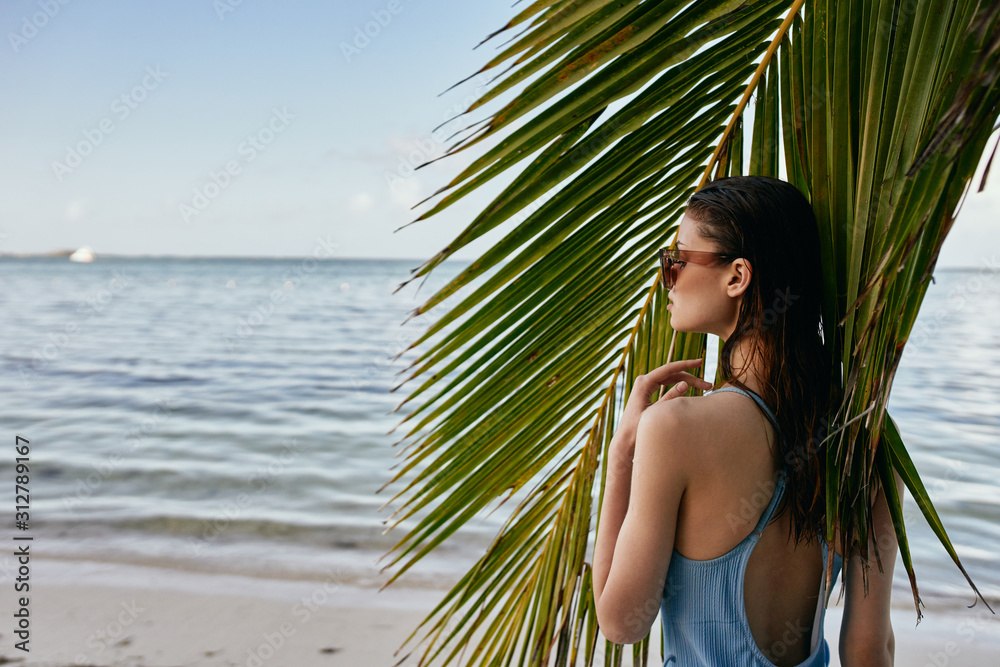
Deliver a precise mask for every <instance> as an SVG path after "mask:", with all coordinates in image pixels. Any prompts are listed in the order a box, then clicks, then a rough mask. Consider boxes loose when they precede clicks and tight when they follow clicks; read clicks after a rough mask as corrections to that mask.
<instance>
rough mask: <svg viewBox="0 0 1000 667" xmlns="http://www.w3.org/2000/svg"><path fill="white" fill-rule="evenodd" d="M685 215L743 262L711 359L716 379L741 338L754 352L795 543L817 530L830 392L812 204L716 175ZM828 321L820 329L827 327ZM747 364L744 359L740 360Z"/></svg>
mask: <svg viewBox="0 0 1000 667" xmlns="http://www.w3.org/2000/svg"><path fill="white" fill-rule="evenodd" d="M687 214H688V217H689V218H691V219H692V222H696V223H697V225H696V227H697V228H698V232H699V233H700V235H701V236H702V237H704V238H706V239H708V240H710V241H712V242H714V243H715V245H716V250H717V251H718V252H721V253H725V254H727V255H729V256H733V257H743V258H745V259H746V260H747V261H749V263H750V268H751V278H750V284H749V286H748V288H747V290H746V292H745V293H744V298H743V301H742V304H741V305H740V312H739V315H738V319H737V323H736V329H735V330H734V332H733V334H732V335H731V336H730V337H729V339H728V340H726V341H725V344H724V345H723V347H722V352H721V353H720V356H719V374H720V375H721V376H722V378H723V381H726V382H729V383H730V384H732V385H734V386H736V387H740V388H742V389H749V388H748V387H747V386H746V385H745V384H744V383H743V382H741V381H739V380H737V379H734V378H732V375H733V367H732V364H731V359H730V357H731V355H732V353H733V350H735V349H736V347H737V346H738V345H739V344H740V341H742V340H743V339H744V338H748V339H750V340H752V341H753V345H752V347H751V349H752V351H751V353H750V359H755V358H757V357H758V356H759V358H760V359H761V360H762V363H761V369H762V373H763V376H762V377H759V378H758V379H759V381H760V386H761V389H762V391H761V398H763V399H764V402H765V403H767V404H768V406H769V407H771V409H772V410H773V411H774V413H775V417H776V418H777V421H778V424H779V426H780V427H781V432H782V434H783V435H784V438H783V441H782V438H780V437H779V438H778V440H779V442H778V454H779V456H780V458H781V460H780V461H779V462H778V464H779V466H783V467H784V468H785V470H786V473H787V475H788V477H787V478H786V488H785V493H784V496H783V497H782V500H781V503H780V504H779V506H778V512H777V515H780V514H781V513H783V512H785V511H786V510H790V511H791V513H792V521H791V524H792V529H793V531H794V535H795V539H796V542H798V541H801V540H803V539H806V540H811V539H812V538H813V537H815V536H817V535H820V534H822V532H823V531H824V530H825V526H826V523H825V517H826V500H825V493H824V490H825V485H824V480H825V475H824V472H825V470H824V469H825V465H824V461H825V458H824V456H823V454H822V451H821V448H820V443H821V442H822V440H823V438H825V437H826V435H827V424H828V422H827V419H828V418H829V414H830V406H831V405H833V404H834V402H835V401H836V400H837V397H836V396H835V395H834V392H835V384H834V374H833V365H832V360H831V358H830V355H829V354H828V350H827V348H826V347H824V341H823V337H822V336H823V330H822V327H823V314H822V309H823V279H824V275H823V268H822V262H821V251H820V242H819V230H818V228H817V225H816V217H815V215H814V214H813V210H812V207H811V206H810V205H809V201H808V200H807V199H806V198H805V196H804V195H803V194H802V193H801V192H799V190H798V189H797V188H796V187H795V186H794V185H792V184H790V183H787V182H785V181H781V180H778V179H776V178H768V177H765V176H733V177H729V178H720V179H717V180H715V181H713V182H711V183H709V184H708V185H706V186H705V187H704V188H702V189H701V190H699V191H698V192H696V193H695V194H694V195H692V196H691V198H690V199H689V200H688V205H687ZM832 329H833V328H832V327H830V330H831V331H832ZM748 365H749V364H748Z"/></svg>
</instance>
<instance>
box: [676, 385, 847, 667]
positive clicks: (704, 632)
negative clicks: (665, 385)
mask: <svg viewBox="0 0 1000 667" xmlns="http://www.w3.org/2000/svg"><path fill="white" fill-rule="evenodd" d="M715 391H735V392H739V393H741V394H743V395H744V396H750V398H752V399H754V400H755V401H756V402H757V404H758V405H760V407H761V408H762V409H763V411H764V412H765V414H766V415H767V417H768V419H770V420H771V423H772V424H774V428H775V430H776V431H777V432H778V433H781V430H780V429H779V428H778V422H777V420H776V419H775V417H774V413H772V412H771V410H770V409H768V407H767V405H765V403H764V401H763V400H762V399H761V398H760V396H758V395H757V394H756V393H754V392H747V391H744V390H742V389H739V388H737V387H723V388H721V389H716V390H715ZM712 393H715V392H712ZM785 475H786V473H785V471H784V470H781V471H779V473H778V480H777V484H776V486H775V489H774V493H773V495H772V496H771V502H770V503H769V504H768V506H767V509H765V510H764V513H763V514H762V515H761V517H760V521H758V522H757V526H756V528H754V530H753V532H752V533H750V534H749V535H747V536H746V538H744V539H743V541H742V542H740V543H739V544H737V545H736V546H735V547H733V549H732V550H731V551H729V552H727V553H725V554H723V555H721V556H719V557H717V558H712V559H710V560H691V559H689V558H685V557H684V556H682V555H680V554H679V553H678V552H677V550H676V549H675V550H674V552H673V555H672V556H671V557H670V567H669V568H668V570H667V583H666V585H665V586H664V588H663V599H662V600H661V602H660V612H661V616H662V619H663V665H664V667H668V666H670V667H774V663H773V662H771V661H770V660H768V659H767V658H766V657H765V656H764V654H763V653H761V651H760V649H759V648H758V647H757V644H756V642H754V639H753V635H752V634H751V633H750V625H749V623H748V622H747V615H746V608H745V606H744V603H743V577H744V574H745V572H746V566H747V561H748V560H749V559H750V552H751V551H753V548H754V546H755V545H756V544H757V541H758V540H759V539H760V536H761V532H762V531H763V530H764V527H765V526H766V525H767V524H768V522H769V521H770V520H771V517H772V516H773V515H774V511H775V508H776V507H777V505H778V501H779V500H781V496H782V493H783V492H784V490H785ZM820 542H821V544H822V548H823V563H824V564H825V563H826V557H827V544H826V541H825V540H823V539H821V540H820ZM840 569H841V558H840V556H839V555H837V554H834V557H833V582H834V583H836V581H837V576H838V574H839V573H840ZM824 579H825V577H821V578H820V582H819V585H818V590H819V594H820V596H819V600H818V601H817V604H816V614H815V619H814V622H813V626H812V634H811V652H810V654H809V657H808V658H807V659H806V660H805V662H801V663H799V665H798V667H825V666H826V665H829V664H830V646H829V644H827V642H826V639H824V638H823V618H824V616H825V612H826V609H825V608H824V607H823V600H824V598H825V587H824V584H825V581H824ZM786 634H787V641H789V642H794V641H801V640H803V639H804V635H805V631H804V628H803V627H801V625H796V624H794V623H791V622H790V623H789V628H788V632H787V633H786ZM772 650H773V651H775V652H777V651H779V650H781V646H780V643H779V645H778V646H775V647H774V648H773V649H772Z"/></svg>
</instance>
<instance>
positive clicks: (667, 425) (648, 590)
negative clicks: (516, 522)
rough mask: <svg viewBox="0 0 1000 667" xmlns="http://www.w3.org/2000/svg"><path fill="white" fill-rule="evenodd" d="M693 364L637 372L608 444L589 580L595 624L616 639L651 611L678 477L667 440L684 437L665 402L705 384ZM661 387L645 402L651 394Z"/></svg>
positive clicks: (627, 639) (639, 633) (679, 487)
mask: <svg viewBox="0 0 1000 667" xmlns="http://www.w3.org/2000/svg"><path fill="white" fill-rule="evenodd" d="M701 361H702V360H701V359H687V360H682V361H673V362H670V363H668V364H665V365H663V366H660V367H658V368H655V369H653V370H651V371H650V372H649V373H646V374H645V375H640V376H639V377H637V378H636V379H635V383H634V385H633V387H632V391H631V393H630V394H629V398H628V402H627V404H626V406H625V410H624V411H623V413H622V419H621V422H620V424H619V426H618V429H617V430H616V431H615V435H614V437H613V438H612V440H611V443H610V445H609V447H608V459H607V460H606V461H605V462H604V465H605V467H606V470H607V476H606V478H605V486H604V499H603V502H602V504H601V514H600V519H599V521H598V524H597V529H598V530H597V537H596V539H595V544H594V569H593V573H594V577H593V585H594V604H595V607H596V610H597V622H598V626H599V627H600V628H601V631H602V632H603V633H604V636H605V637H607V638H608V639H610V640H611V641H613V642H615V643H617V644H630V643H634V642H637V641H639V640H641V639H642V638H643V637H645V636H646V635H647V634H648V633H649V628H650V626H651V625H652V623H653V619H654V618H655V617H656V612H657V611H658V609H659V600H660V598H661V596H662V591H663V580H664V579H665V576H666V569H667V565H668V564H669V561H670V554H671V551H672V546H673V539H674V528H675V526H676V520H677V510H678V507H679V505H680V497H681V494H682V493H683V490H684V483H683V475H684V474H686V473H684V472H683V465H681V464H679V463H678V461H677V459H678V457H679V456H680V455H681V454H680V450H681V447H678V446H674V444H673V443H676V442H677V441H678V440H681V439H682V438H683V437H684V436H683V433H682V431H683V423H682V422H683V419H682V418H681V415H680V414H679V413H681V412H683V411H682V410H676V409H670V408H672V407H674V406H673V405H667V404H666V402H667V401H669V400H670V399H673V398H677V397H680V396H683V395H684V393H685V392H686V391H687V389H688V386H692V385H693V386H698V387H701V388H702V389H708V388H711V386H712V384H711V383H710V382H708V381H706V380H703V379H701V378H699V377H696V376H693V375H691V374H690V373H688V372H686V371H685V370H684V369H688V368H694V367H695V366H697V365H699V364H700V363H701ZM674 383H676V384H674ZM668 384H673V386H672V387H671V388H670V390H669V391H667V392H666V393H665V394H664V395H663V396H662V397H661V398H660V400H659V401H658V402H657V403H650V400H649V398H650V395H651V394H652V393H653V391H654V390H656V389H659V388H660V387H661V386H666V385H668ZM653 406H656V408H655V409H651V408H653ZM671 441H673V442H672V443H671V446H666V445H667V443H668V442H671Z"/></svg>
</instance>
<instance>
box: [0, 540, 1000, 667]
mask: <svg viewBox="0 0 1000 667" xmlns="http://www.w3.org/2000/svg"><path fill="white" fill-rule="evenodd" d="M31 577H32V590H31V607H30V610H31V639H30V645H29V646H30V649H31V650H30V652H29V653H23V652H22V651H20V650H17V649H15V648H14V642H15V641H16V638H14V637H13V636H12V635H11V631H12V625H11V623H10V621H8V622H5V623H4V624H2V626H0V655H2V656H3V657H4V658H6V659H7V660H9V661H14V660H23V662H18V663H17V664H19V665H24V666H25V667H40V666H42V665H47V666H55V665H59V666H64V665H101V666H104V665H127V666H138V665H145V666H147V667H154V666H161V665H162V666H170V667H177V666H180V665H199V666H200V665H205V666H215V665H219V666H227V667H230V666H233V665H240V666H246V667H264V666H267V667H279V666H286V667H311V666H313V665H316V666H324V667H325V666H327V665H330V666H340V665H351V666H355V665H357V666H362V665H363V666H369V665H371V666H374V667H381V666H391V665H394V664H396V662H398V660H399V658H400V657H402V656H403V655H405V653H407V652H408V651H410V650H415V652H414V654H413V656H411V658H410V659H409V660H406V662H405V663H404V665H416V663H417V660H416V658H417V657H419V655H420V654H421V653H422V649H423V645H421V646H420V647H417V643H418V642H419V640H420V639H421V638H422V637H423V630H421V631H420V632H419V633H418V634H417V635H416V638H415V639H414V640H413V641H411V642H409V643H408V644H407V647H406V649H405V650H404V651H402V652H401V653H400V654H399V656H394V653H395V651H396V649H397V648H398V647H399V646H400V645H401V644H402V643H403V641H404V640H405V639H406V638H407V637H408V636H409V635H410V633H411V632H412V631H413V629H414V628H416V626H417V625H418V624H419V623H420V621H422V620H423V618H424V617H425V615H426V613H427V612H429V611H430V610H431V609H432V608H433V606H434V604H435V603H436V602H437V601H438V600H440V599H441V597H442V596H443V595H444V591H441V590H417V589H404V588H399V589H397V588H396V585H395V584H394V585H393V586H392V587H390V588H388V589H386V590H385V591H383V592H381V593H379V592H376V591H375V590H373V589H363V588H355V587H351V586H349V585H346V584H344V583H342V582H339V581H336V577H335V575H331V576H330V577H329V578H328V579H327V580H326V581H288V580H273V579H257V578H250V577H243V576H233V575H218V574H214V575H212V574H203V573H192V572H180V571H176V570H166V569H158V568H150V567H140V566H134V565H116V564H98V563H90V562H79V563H73V562H67V561H53V560H43V559H39V558H35V559H33V560H32V574H31ZM9 585H10V584H9V582H8V583H7V585H5V587H4V588H5V589H6V590H5V591H4V594H3V600H4V604H3V609H4V616H6V617H7V618H8V619H9V618H10V616H9V614H10V613H11V612H10V611H9V610H11V609H12V608H13V604H14V600H13V599H12V598H13V592H12V591H11V589H10V588H9ZM981 609H982V611H985V608H983V607H981V603H980V605H979V606H977V607H976V608H975V609H972V610H968V611H967V612H961V613H957V612H947V613H945V612H940V611H935V610H934V609H929V610H927V611H925V617H924V621H923V622H921V624H920V625H919V626H918V627H916V628H915V627H914V623H915V619H916V616H915V613H914V612H913V611H912V610H908V609H899V610H894V612H893V627H894V630H895V634H896V664H897V665H901V666H905V667H911V666H912V667H925V666H930V667H944V666H945V665H948V666H950V667H955V666H958V665H969V666H972V665H974V666H976V667H996V666H998V665H1000V617H998V616H992V615H989V613H988V612H986V614H987V616H984V615H983V614H981V613H980V610H981ZM840 618H841V608H840V607H832V608H831V609H829V610H828V611H827V622H826V630H825V631H826V636H827V639H828V641H829V642H830V646H831V648H832V649H833V653H834V659H833V661H832V662H831V665H839V664H840V662H839V660H837V657H836V656H837V636H838V632H839V627H840ZM653 627H654V628H658V627H659V623H658V621H657V623H656V624H655V625H654V626H653ZM598 646H599V647H600V646H601V643H600V642H599V644H598ZM651 656H653V659H652V660H651V664H654V665H655V664H656V663H657V662H658V661H657V659H656V658H657V657H658V656H659V642H658V640H654V645H653V648H652V649H651ZM2 662H4V661H3V660H0V663H2ZM600 663H601V664H603V660H601V661H600ZM626 663H628V660H626ZM437 664H440V663H437ZM461 664H466V663H465V661H463V662H462V663H461Z"/></svg>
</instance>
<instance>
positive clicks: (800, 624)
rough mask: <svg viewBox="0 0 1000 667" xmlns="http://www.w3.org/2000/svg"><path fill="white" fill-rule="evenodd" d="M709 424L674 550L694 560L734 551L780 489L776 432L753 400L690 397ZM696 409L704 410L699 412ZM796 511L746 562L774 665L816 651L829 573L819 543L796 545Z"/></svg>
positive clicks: (747, 588)
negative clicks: (823, 580)
mask: <svg viewBox="0 0 1000 667" xmlns="http://www.w3.org/2000/svg"><path fill="white" fill-rule="evenodd" d="M680 400H685V401H688V402H689V405H688V406H686V407H687V408H688V409H690V410H692V412H694V413H695V414H696V416H697V417H700V419H698V423H701V424H704V428H703V430H702V431H701V433H700V434H699V435H698V436H697V437H698V438H699V443H698V445H699V446H698V447H696V448H694V449H695V451H697V457H698V458H697V459H696V460H695V461H693V465H694V466H695V467H696V469H699V470H703V471H704V472H703V473H702V474H696V475H693V476H692V481H691V483H690V484H689V485H688V487H687V489H686V490H685V493H684V497H683V499H682V501H681V505H680V510H679V515H678V522H677V532H676V535H675V542H674V548H675V549H676V551H677V552H678V553H680V554H681V555H682V556H684V557H685V558H688V559H691V560H710V559H713V558H717V557H719V556H722V555H723V554H726V553H728V552H729V551H731V550H732V549H733V548H734V547H736V546H737V545H738V544H739V543H740V542H742V541H743V540H744V538H746V537H747V536H748V535H749V534H750V533H751V532H752V531H753V530H754V527H755V525H756V524H757V522H758V520H759V519H760V517H761V515H762V514H763V512H764V510H765V509H766V508H767V506H768V503H769V502H770V501H771V498H772V496H773V494H774V491H775V489H776V480H777V471H778V465H777V464H778V462H779V460H780V457H779V455H778V454H777V453H776V452H777V451H778V450H777V447H776V444H777V433H776V431H775V429H774V427H773V425H772V424H771V422H770V420H769V419H768V418H767V417H766V416H765V415H764V414H763V413H762V411H761V410H760V409H759V408H758V406H757V404H756V403H755V402H754V400H753V399H752V398H749V397H748V396H746V395H743V394H740V393H737V392H719V393H713V394H710V395H708V396H702V397H689V398H685V399H680ZM697 413H701V414H700V415H699V414H697ZM789 522H790V513H788V512H785V513H783V514H782V515H781V516H780V517H778V518H777V519H775V520H773V521H772V522H771V523H770V524H769V525H767V526H766V527H765V528H764V529H763V531H762V532H761V536H760V539H759V541H758V542H757V544H756V546H755V547H754V549H753V551H752V553H751V555H750V558H749V561H748V562H747V567H746V574H745V577H744V589H743V591H744V605H745V608H746V615H747V621H748V623H749V626H750V630H751V634H752V635H753V639H754V642H755V643H756V644H757V647H758V648H759V649H760V650H761V652H762V653H763V654H764V655H765V656H766V657H767V658H768V659H769V660H770V661H771V662H773V663H774V664H776V665H779V666H780V667H783V666H785V665H797V664H799V663H801V662H803V661H804V660H805V659H806V658H807V657H808V656H809V653H810V642H811V639H812V628H813V621H814V618H815V614H816V608H817V599H818V596H819V591H820V581H821V577H822V573H823V566H824V564H823V563H822V548H821V546H820V544H819V542H817V541H813V542H810V543H802V544H799V545H798V548H796V545H795V541H794V539H789V535H790V533H789V525H790V524H789Z"/></svg>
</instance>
